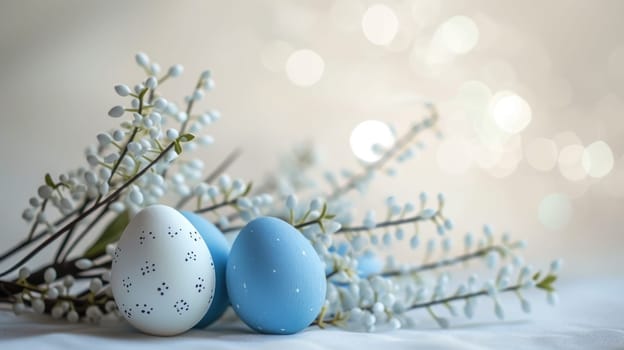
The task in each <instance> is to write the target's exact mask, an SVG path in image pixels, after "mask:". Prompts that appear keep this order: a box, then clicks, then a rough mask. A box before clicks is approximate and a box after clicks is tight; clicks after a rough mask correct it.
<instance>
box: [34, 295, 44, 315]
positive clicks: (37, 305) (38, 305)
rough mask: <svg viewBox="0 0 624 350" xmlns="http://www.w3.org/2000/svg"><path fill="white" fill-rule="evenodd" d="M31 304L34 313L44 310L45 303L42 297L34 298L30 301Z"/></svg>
mask: <svg viewBox="0 0 624 350" xmlns="http://www.w3.org/2000/svg"><path fill="white" fill-rule="evenodd" d="M31 306H32V309H33V311H35V313H38V314H42V313H43V312H44V311H45V303H44V302H43V300H42V299H34V300H33V301H32V302H31Z"/></svg>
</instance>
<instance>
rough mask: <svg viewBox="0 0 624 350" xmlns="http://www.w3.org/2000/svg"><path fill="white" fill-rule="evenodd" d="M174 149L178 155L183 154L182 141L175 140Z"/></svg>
mask: <svg viewBox="0 0 624 350" xmlns="http://www.w3.org/2000/svg"><path fill="white" fill-rule="evenodd" d="M173 149H175V152H176V153H177V154H180V153H182V146H181V145H180V141H178V140H175V141H174V143H173Z"/></svg>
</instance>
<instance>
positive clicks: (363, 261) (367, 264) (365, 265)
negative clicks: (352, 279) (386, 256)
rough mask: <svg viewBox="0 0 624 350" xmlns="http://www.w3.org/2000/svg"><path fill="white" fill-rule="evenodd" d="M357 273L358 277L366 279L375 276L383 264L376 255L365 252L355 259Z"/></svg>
mask: <svg viewBox="0 0 624 350" xmlns="http://www.w3.org/2000/svg"><path fill="white" fill-rule="evenodd" d="M357 262H358V265H357V272H358V276H360V277H363V278H366V277H368V276H371V275H376V274H378V273H380V272H381V270H382V269H383V263H382V262H381V259H379V256H377V254H375V253H373V252H372V251H370V250H367V251H366V252H364V254H362V255H361V256H359V257H358V258H357Z"/></svg>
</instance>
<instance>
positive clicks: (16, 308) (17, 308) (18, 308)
mask: <svg viewBox="0 0 624 350" xmlns="http://www.w3.org/2000/svg"><path fill="white" fill-rule="evenodd" d="M24 311H26V305H24V303H22V302H17V303H15V304H13V312H14V313H15V314H16V315H21V314H23V313H24Z"/></svg>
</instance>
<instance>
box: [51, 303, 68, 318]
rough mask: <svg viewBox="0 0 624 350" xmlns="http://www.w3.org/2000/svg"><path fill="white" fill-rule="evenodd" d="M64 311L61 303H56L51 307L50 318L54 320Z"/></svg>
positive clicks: (61, 315)
mask: <svg viewBox="0 0 624 350" xmlns="http://www.w3.org/2000/svg"><path fill="white" fill-rule="evenodd" d="M64 313H65V311H63V307H62V306H61V305H56V306H54V307H53V308H52V312H51V314H52V318H53V319H55V320H58V319H59V318H61V317H63V314H64Z"/></svg>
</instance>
